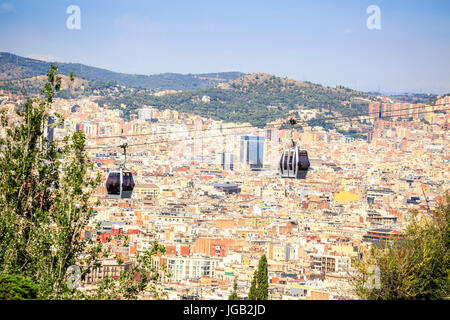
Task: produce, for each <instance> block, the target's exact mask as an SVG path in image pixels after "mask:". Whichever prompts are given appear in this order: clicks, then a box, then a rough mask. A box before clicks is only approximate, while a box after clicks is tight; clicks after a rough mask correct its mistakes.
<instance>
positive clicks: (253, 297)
mask: <svg viewBox="0 0 450 320" xmlns="http://www.w3.org/2000/svg"><path fill="white" fill-rule="evenodd" d="M256 277H257V270H255V272H254V273H253V279H252V284H251V285H250V290H249V292H248V300H257V299H258V295H257V290H256Z"/></svg>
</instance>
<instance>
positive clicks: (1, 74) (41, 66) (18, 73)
mask: <svg viewBox="0 0 450 320" xmlns="http://www.w3.org/2000/svg"><path fill="white" fill-rule="evenodd" d="M54 64H56V65H57V66H58V73H61V74H65V75H69V74H70V73H71V72H74V74H76V75H77V77H80V78H82V79H86V80H90V81H99V82H114V83H117V84H120V85H124V86H128V87H135V88H145V89H154V90H169V89H170V90H193V89H197V88H207V87H210V86H214V85H216V84H218V83H221V82H227V81H230V80H233V79H236V78H239V77H241V76H242V75H244V74H243V73H241V72H220V73H206V74H179V73H162V74H156V75H136V74H125V73H119V72H113V71H109V70H106V69H101V68H96V67H90V66H86V65H83V64H79V63H61V62H54ZM49 67H50V62H45V61H41V60H36V59H30V58H24V57H20V56H17V55H14V54H11V53H7V52H0V80H14V79H25V78H31V77H35V76H39V75H45V74H46V72H47V70H48V69H49Z"/></svg>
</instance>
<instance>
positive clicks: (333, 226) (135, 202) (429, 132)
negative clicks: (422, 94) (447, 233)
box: [0, 91, 450, 300]
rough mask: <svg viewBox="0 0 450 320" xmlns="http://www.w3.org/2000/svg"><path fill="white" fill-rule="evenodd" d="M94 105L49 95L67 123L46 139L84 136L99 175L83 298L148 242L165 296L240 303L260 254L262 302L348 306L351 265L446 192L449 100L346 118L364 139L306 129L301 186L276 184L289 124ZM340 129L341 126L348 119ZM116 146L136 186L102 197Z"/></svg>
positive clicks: (14, 102)
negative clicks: (93, 263) (103, 255)
mask: <svg viewBox="0 0 450 320" xmlns="http://www.w3.org/2000/svg"><path fill="white" fill-rule="evenodd" d="M155 94H170V93H165V92H160V93H155ZM97 98H98V97H95V96H88V97H80V98H78V99H63V98H55V99H54V101H53V107H54V110H53V111H54V112H55V113H59V114H60V115H62V117H63V119H64V122H63V123H58V124H57V125H55V123H56V118H55V117H50V118H49V123H48V126H47V128H46V135H47V137H48V139H49V140H50V141H55V142H58V141H61V139H62V138H63V137H64V136H66V135H68V134H70V133H73V132H74V131H82V132H84V134H85V135H86V137H87V142H86V150H87V152H88V155H89V158H90V159H91V160H92V162H93V163H94V168H95V169H94V170H95V171H96V172H99V173H101V179H102V180H101V184H100V186H99V187H98V189H97V190H96V192H95V194H94V196H93V197H92V199H91V200H92V203H96V202H97V201H98V203H99V204H98V205H96V206H95V207H94V212H95V214H94V216H93V217H92V219H91V222H90V223H89V226H88V227H87V228H86V229H85V230H84V233H83V234H82V237H83V238H84V239H86V240H89V239H91V240H95V241H101V242H102V243H104V244H105V245H107V246H108V247H110V248H111V250H112V251H113V252H114V253H115V255H116V258H115V259H111V258H108V259H103V260H102V261H101V265H100V266H99V267H98V268H97V269H95V270H93V271H92V272H91V273H89V275H88V276H87V277H86V278H85V279H84V280H83V281H82V283H81V285H80V287H79V290H82V291H83V290H86V291H89V290H95V288H96V286H97V283H98V281H100V280H102V279H103V278H105V277H106V276H113V277H117V276H119V275H120V274H121V273H122V272H124V271H127V270H128V269H129V268H130V266H132V265H133V264H134V263H135V261H136V256H137V255H138V254H139V253H142V252H143V251H145V250H146V249H148V248H151V246H152V243H153V242H154V241H155V240H156V241H158V243H160V244H162V245H163V246H164V247H165V249H166V251H165V253H164V254H161V253H158V254H157V255H156V256H155V257H154V260H153V266H154V267H155V268H156V270H157V271H158V272H160V271H161V270H160V269H161V266H166V267H167V271H168V276H164V277H162V278H161V280H160V281H158V282H157V283H156V286H157V287H158V288H159V289H160V290H161V292H164V293H165V298H166V299H171V300H179V299H206V300H209V299H214V300H221V299H228V296H229V295H230V293H231V290H232V287H233V281H234V280H235V279H237V293H238V295H239V296H240V297H242V298H246V297H247V295H248V292H249V288H250V285H251V281H252V276H253V273H254V270H255V269H256V268H257V265H258V261H259V259H260V258H261V256H262V255H263V254H265V255H266V256H267V260H268V276H269V297H268V298H269V299H271V300H292V299H295V300H299V299H304V300H336V299H351V298H354V294H353V291H352V286H351V283H350V279H351V277H352V276H353V272H354V269H353V267H352V259H358V258H362V257H363V255H364V254H365V252H367V250H368V249H369V248H370V246H373V245H380V244H382V243H383V242H384V241H386V240H388V239H392V238H393V237H394V238H400V239H401V238H402V234H403V230H404V228H405V226H406V223H407V221H408V219H409V217H410V214H411V210H413V209H417V210H418V211H419V212H422V213H425V212H428V211H429V210H433V209H435V208H436V207H437V205H438V203H440V202H442V200H443V195H444V193H445V190H448V189H449V181H450V179H449V172H450V170H449V159H450V155H449V153H448V149H449V142H450V141H449V137H448V126H449V121H450V114H449V113H448V111H447V110H448V108H449V107H450V96H446V97H443V98H439V99H437V100H436V103H435V105H423V104H409V103H397V102H394V101H392V100H391V99H389V98H388V97H380V99H381V101H382V102H371V103H370V105H369V113H368V114H367V115H366V116H364V115H362V116H360V117H359V118H358V119H353V120H358V121H359V120H360V121H364V122H365V123H366V124H368V125H370V126H372V128H373V129H372V130H371V131H370V132H367V139H365V140H364V139H355V138H354V137H350V136H346V135H343V134H341V133H338V132H336V130H325V129H324V128H322V127H309V126H307V125H303V126H302V130H295V131H294V132H293V139H294V140H295V141H296V142H297V143H298V144H299V145H301V146H302V147H304V148H306V149H307V150H308V154H309V158H310V162H311V168H310V169H309V170H308V174H307V176H306V179H283V178H281V177H280V172H279V161H280V154H281V152H282V150H283V148H284V147H286V146H288V145H289V144H290V141H291V135H290V130H289V129H286V130H279V129H278V128H279V127H280V125H281V124H283V123H284V122H285V121H286V119H279V120H277V121H275V122H273V123H270V124H268V125H267V126H266V128H264V129H260V128H256V127H252V126H251V125H250V124H242V123H229V122H223V121H215V120H212V119H207V118H202V117H200V116H198V115H193V114H184V113H179V112H177V111H174V110H169V109H166V110H159V109H157V108H154V107H152V106H145V107H142V108H140V109H139V110H138V112H137V113H136V114H132V115H131V116H130V120H129V121H127V120H125V119H124V118H123V112H122V110H120V109H115V108H108V107H107V106H105V107H103V108H101V107H99V105H98V104H97V103H96V102H95V100H96V99H97ZM23 99H24V98H23V97H22V96H20V95H13V94H11V93H8V92H5V91H2V92H0V100H1V105H0V108H1V109H2V110H6V112H7V115H8V117H9V118H10V120H12V121H14V120H15V117H17V115H16V114H15V112H14V111H15V110H18V108H19V106H20V105H22V104H23V103H24V100H23ZM202 99H203V100H204V102H205V103H208V97H207V96H204V97H203V98H202ZM297 112H298V114H299V115H300V118H301V119H314V118H315V117H316V114H315V111H314V110H310V109H299V110H297ZM369 115H370V116H369ZM374 115H376V116H374ZM335 121H336V120H335ZM340 122H341V126H344V128H346V129H349V128H352V126H353V122H354V121H353V122H352V121H349V120H348V119H347V121H342V120H340ZM2 135H4V132H2ZM124 142H126V143H128V148H127V155H126V163H125V165H126V168H127V169H129V170H130V171H131V172H132V174H133V177H134V182H135V187H134V190H133V194H132V197H131V199H111V198H110V197H108V195H107V193H106V188H105V181H106V177H107V175H108V172H109V171H110V170H112V169H114V168H116V167H118V166H119V165H120V164H121V163H122V162H123V161H124V155H123V150H122V149H121V148H120V147H119V145H120V144H122V143H124ZM119 234H120V235H125V236H126V240H124V238H123V237H117V235H119ZM118 259H120V260H121V263H119V262H118ZM139 298H140V299H152V295H151V294H150V293H147V292H146V291H144V292H143V293H142V294H141V295H140V297H139Z"/></svg>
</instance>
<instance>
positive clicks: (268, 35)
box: [0, 0, 450, 93]
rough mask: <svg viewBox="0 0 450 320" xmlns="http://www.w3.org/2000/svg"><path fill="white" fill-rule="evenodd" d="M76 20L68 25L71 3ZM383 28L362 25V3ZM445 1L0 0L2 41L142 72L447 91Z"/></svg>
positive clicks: (23, 49)
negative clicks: (374, 9) (76, 26)
mask: <svg viewBox="0 0 450 320" xmlns="http://www.w3.org/2000/svg"><path fill="white" fill-rule="evenodd" d="M72 4H74V5H78V6H79V7H80V9H81V29H80V30H69V29H68V28H67V27H66V20H67V18H68V17H69V14H67V13H66V9H67V7H68V6H69V5H72ZM373 4H374V5H377V6H379V8H380V10H381V30H369V29H368V28H367V26H366V20H367V18H368V17H369V16H370V14H367V13H366V9H367V7H368V6H369V5H373ZM449 13H450V1H447V0H445V1H424V0H420V1H412V0H410V1H398V0H388V1H379V0H370V1H365V0H359V1H338V0H332V1H319V0H317V1H299V0H296V1H294V0H292V1H282V0H277V1H263V0H259V1H250V0H248V1H246V0H239V1H234V0H227V1H216V0H208V1H195V0H180V1H175V0H160V1H159V0H158V1H152V0H147V1H118V0H95V1H93V0H90V1H80V0H78V1H76V0H71V1H65V0H39V1H35V0H28V1H27V0H23V1H12V0H0V51H7V52H12V53H15V54H18V55H22V56H27V57H34V58H43V59H46V60H56V61H64V62H80V63H84V64H87V65H92V66H98V67H102V68H106V69H109V70H113V71H119V72H126V73H139V74H154V73H162V72H179V73H204V72H217V71H242V72H246V73H251V72H266V73H271V74H275V75H278V76H287V77H290V78H294V79H298V80H308V81H312V82H316V83H321V84H324V85H329V86H334V85H337V84H342V85H345V86H348V87H351V88H356V89H359V90H366V91H367V90H381V91H396V92H405V91H408V92H432V93H446V92H450V19H449Z"/></svg>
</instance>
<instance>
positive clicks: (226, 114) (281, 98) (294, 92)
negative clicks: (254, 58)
mask: <svg viewBox="0 0 450 320" xmlns="http://www.w3.org/2000/svg"><path fill="white" fill-rule="evenodd" d="M370 97H371V96H370V95H368V94H367V93H364V92H359V91H355V90H351V89H348V88H342V87H340V88H330V87H324V86H322V85H319V84H313V83H310V82H301V81H297V80H292V79H286V78H279V77H276V76H273V75H269V74H262V73H256V74H251V75H246V76H244V77H241V78H239V79H235V80H231V81H229V82H228V83H227V84H225V85H216V86H214V87H211V88H204V89H197V90H190V91H184V92H180V93H174V94H166V95H163V96H155V95H154V94H152V93H151V92H148V91H145V90H141V91H137V92H132V93H126V94H124V93H121V94H112V95H108V96H105V97H103V98H101V99H99V100H98V102H99V104H100V105H103V106H107V107H108V106H109V107H119V106H120V105H121V104H125V105H126V106H127V108H126V109H125V115H126V116H129V115H130V114H131V113H135V112H136V109H138V108H140V107H141V106H143V105H151V106H154V107H156V108H159V109H173V110H177V111H180V112H187V113H194V114H198V115H201V116H204V117H211V118H213V119H217V120H224V121H232V122H238V123H239V122H240V123H245V122H250V123H251V124H252V125H255V126H258V127H264V126H265V125H266V124H267V123H269V122H271V121H274V120H276V119H280V118H287V117H289V114H290V113H291V112H295V111H296V110H297V111H298V110H301V109H316V110H319V111H321V112H324V113H337V114H344V115H348V114H354V113H361V112H367V110H368V105H367V100H366V99H367V98H370ZM364 99H365V100H364ZM317 124H320V123H317Z"/></svg>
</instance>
